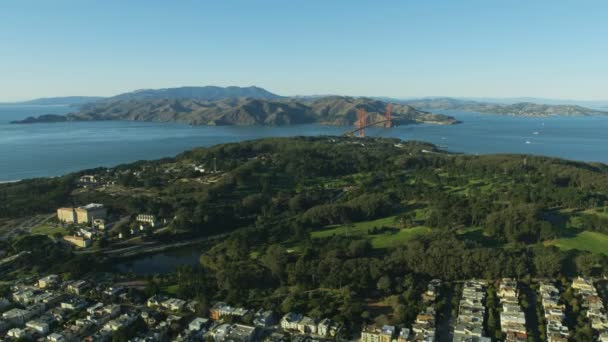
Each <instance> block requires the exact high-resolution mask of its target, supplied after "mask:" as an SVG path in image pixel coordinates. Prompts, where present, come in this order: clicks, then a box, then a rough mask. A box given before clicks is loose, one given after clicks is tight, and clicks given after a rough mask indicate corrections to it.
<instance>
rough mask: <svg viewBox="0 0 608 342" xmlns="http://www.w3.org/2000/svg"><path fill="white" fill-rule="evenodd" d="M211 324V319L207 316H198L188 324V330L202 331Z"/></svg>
mask: <svg viewBox="0 0 608 342" xmlns="http://www.w3.org/2000/svg"><path fill="white" fill-rule="evenodd" d="M208 325H209V320H208V319H206V318H201V317H196V318H195V319H193V320H192V321H190V323H189V324H188V330H190V331H201V330H202V329H204V328H206V327H207V326H208Z"/></svg>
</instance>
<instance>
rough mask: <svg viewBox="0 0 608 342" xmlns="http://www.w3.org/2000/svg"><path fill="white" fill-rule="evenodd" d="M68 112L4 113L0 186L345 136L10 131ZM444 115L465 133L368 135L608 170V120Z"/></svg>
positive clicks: (131, 128)
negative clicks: (298, 138) (32, 119)
mask: <svg viewBox="0 0 608 342" xmlns="http://www.w3.org/2000/svg"><path fill="white" fill-rule="evenodd" d="M70 111H73V108H70V107H67V106H9V105H0V182H1V181H11V180H18V179H25V178H34V177H45V176H57V175H62V174H65V173H68V172H73V171H77V170H82V169H88V168H94V167H99V166H106V167H109V166H115V165H118V164H122V163H129V162H133V161H136V160H141V159H157V158H161V157H167V156H173V155H176V154H178V153H180V152H182V151H185V150H187V149H190V148H193V147H196V146H210V145H214V144H220V143H226V142H235V141H242V140H250V139H256V138H262V137H284V136H294V135H341V134H343V133H344V132H346V131H347V130H348V129H349V128H348V127H334V126H322V125H295V126H286V127H235V126H224V127H214V126H199V127H191V126H188V125H183V124H175V123H152V122H129V121H104V122H65V123H48V124H31V125H11V124H9V122H10V121H12V120H18V119H23V118H25V117H28V116H32V115H40V114H62V113H67V112H70ZM443 113H446V114H450V115H453V116H455V117H456V118H457V119H459V120H461V121H463V123H462V124H460V125H452V126H442V125H427V124H421V125H407V126H400V127H395V128H391V129H383V128H373V129H368V130H367V133H368V135H369V136H383V137H397V138H400V139H403V140H422V141H428V142H431V143H434V144H437V145H439V146H441V147H443V148H445V149H447V150H449V151H454V152H465V153H474V154H487V153H529V154H537V155H548V156H554V157H561V158H566V159H573V160H581V161H598V162H604V163H608V117H599V116H598V117H555V118H519V117H510V116H499V115H487V114H476V113H466V112H448V111H444V112H443Z"/></svg>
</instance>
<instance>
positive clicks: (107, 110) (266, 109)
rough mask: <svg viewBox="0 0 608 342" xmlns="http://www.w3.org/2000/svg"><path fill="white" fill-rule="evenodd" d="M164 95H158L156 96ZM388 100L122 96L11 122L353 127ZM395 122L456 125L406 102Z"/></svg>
mask: <svg viewBox="0 0 608 342" xmlns="http://www.w3.org/2000/svg"><path fill="white" fill-rule="evenodd" d="M159 96H163V95H159ZM386 106H387V103H386V102H384V101H380V100H374V99H369V98H353V97H344V96H327V97H320V98H315V99H313V100H296V99H291V98H275V99H267V98H251V97H246V98H242V97H236V98H234V97H231V98H223V99H216V100H203V99H192V98H155V97H154V96H152V97H150V96H144V97H143V98H137V97H136V98H131V97H126V98H125V97H122V96H120V97H119V99H114V100H111V99H107V100H103V101H97V102H93V103H89V104H85V105H82V106H80V109H79V111H77V112H74V113H70V114H67V115H65V116H59V115H42V116H39V117H29V118H27V119H25V120H20V121H13V122H12V123H15V124H31V123H41V122H60V121H106V120H131V121H156V122H181V123H186V124H190V125H218V126H229V125H267V126H279V125H290V124H310V123H318V124H325V125H353V124H355V122H356V121H357V111H358V110H359V109H364V110H365V111H366V112H367V117H368V122H378V121H381V120H383V118H384V113H385V111H386ZM392 122H393V124H394V125H406V124H413V123H433V124H456V123H458V121H457V120H456V119H455V118H453V117H451V116H448V115H442V114H432V113H430V112H425V111H421V110H417V109H415V108H413V107H412V106H409V105H404V104H396V103H393V104H392Z"/></svg>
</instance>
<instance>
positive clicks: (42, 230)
mask: <svg viewBox="0 0 608 342" xmlns="http://www.w3.org/2000/svg"><path fill="white" fill-rule="evenodd" d="M55 233H60V234H61V235H66V234H67V233H68V231H67V230H66V229H65V228H62V227H54V226H51V225H48V224H46V223H43V224H41V225H39V226H36V227H34V228H32V234H43V235H49V236H53V234H55Z"/></svg>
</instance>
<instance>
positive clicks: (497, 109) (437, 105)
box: [399, 97, 608, 117]
mask: <svg viewBox="0 0 608 342" xmlns="http://www.w3.org/2000/svg"><path fill="white" fill-rule="evenodd" d="M399 102H400V103H403V104H407V105H410V106H412V107H415V108H420V109H424V110H460V111H467V112H477V113H488V114H501V115H513V116H530V117H548V116H588V115H608V112H605V111H601V110H596V109H591V108H586V107H582V106H577V105H548V104H536V103H531V102H520V103H514V104H501V103H489V102H477V101H471V100H460V99H453V98H447V97H446V98H425V99H416V100H401V101H399Z"/></svg>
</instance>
